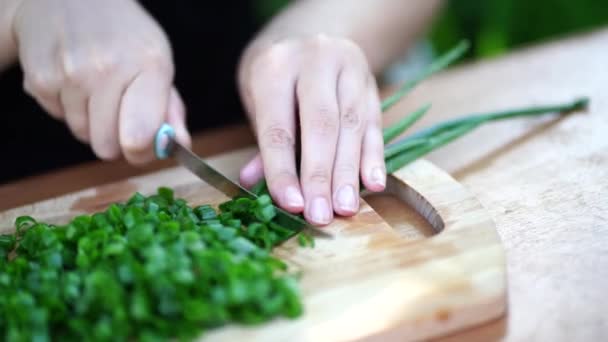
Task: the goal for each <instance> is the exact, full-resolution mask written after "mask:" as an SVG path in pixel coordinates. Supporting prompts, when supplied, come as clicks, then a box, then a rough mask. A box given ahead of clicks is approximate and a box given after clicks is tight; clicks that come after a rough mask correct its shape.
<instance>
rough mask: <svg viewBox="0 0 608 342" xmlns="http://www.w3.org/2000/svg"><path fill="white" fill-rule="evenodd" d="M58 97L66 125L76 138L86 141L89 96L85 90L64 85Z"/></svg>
mask: <svg viewBox="0 0 608 342" xmlns="http://www.w3.org/2000/svg"><path fill="white" fill-rule="evenodd" d="M60 99H61V105H62V106H63V111H64V113H65V121H66V122H67V125H68V127H69V128H70V130H71V131H72V133H73V134H74V136H75V137H76V138H77V139H78V140H80V141H82V142H84V143H88V142H89V113H88V109H87V107H88V102H89V98H88V96H87V94H86V92H85V91H84V90H83V89H82V88H80V87H76V86H66V87H65V88H63V89H62V90H61V93H60Z"/></svg>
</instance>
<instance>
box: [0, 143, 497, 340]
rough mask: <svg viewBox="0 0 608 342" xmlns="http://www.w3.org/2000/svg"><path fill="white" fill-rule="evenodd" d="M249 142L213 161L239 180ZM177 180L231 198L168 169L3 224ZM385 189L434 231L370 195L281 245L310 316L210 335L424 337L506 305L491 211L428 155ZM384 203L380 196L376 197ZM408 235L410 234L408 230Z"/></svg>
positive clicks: (57, 216) (3, 227)
mask: <svg viewBox="0 0 608 342" xmlns="http://www.w3.org/2000/svg"><path fill="white" fill-rule="evenodd" d="M253 152H254V151H253V150H251V149H247V150H243V151H240V152H236V153H232V154H229V155H225V156H221V157H218V158H214V159H212V160H210V162H211V163H212V164H214V165H215V166H216V167H218V168H219V169H220V170H223V171H224V172H225V173H226V174H227V175H228V176H230V177H233V178H234V177H236V176H237V172H238V169H239V166H240V165H242V164H243V163H245V162H246V161H247V159H248V158H249V157H250V156H251V155H252V153H253ZM161 185H165V186H171V187H173V188H175V189H176V194H177V195H178V196H180V197H183V198H185V199H187V200H188V202H189V203H190V204H191V205H199V204H203V203H213V204H219V203H221V202H222V201H225V200H226V199H227V198H226V197H225V196H224V195H222V194H221V193H219V192H218V191H216V190H215V189H213V188H211V187H210V186H208V185H207V184H205V183H203V182H201V181H200V180H198V179H197V178H195V177H194V176H193V175H192V174H190V173H188V172H187V171H186V170H185V169H183V168H170V169H167V170H164V171H160V172H156V173H153V174H149V175H146V176H141V177H135V178H131V179H128V180H125V181H122V182H119V183H115V184H109V185H105V186H101V187H97V188H93V189H89V190H85V191H82V192H79V193H74V194H71V195H68V196H65V197H59V198H54V199H51V200H47V201H44V202H40V203H37V204H33V205H29V206H25V207H22V208H18V209H14V210H10V211H7V212H4V213H0V231H1V232H6V231H10V230H12V227H11V226H12V222H14V219H15V218H16V217H17V216H18V215H31V216H34V217H36V218H38V219H40V220H45V221H47V222H48V221H50V222H55V223H65V222H66V221H67V220H69V218H71V217H73V216H75V215H77V214H79V213H83V212H93V211H98V210H103V209H104V208H105V207H107V205H108V204H110V203H112V202H117V201H123V200H125V199H126V198H128V197H129V196H130V195H131V194H132V193H133V192H135V191H139V192H142V193H152V192H154V191H155V189H156V188H157V187H158V186H161ZM387 189H388V192H390V193H391V194H392V195H393V196H394V197H396V198H399V199H400V200H401V201H403V202H404V203H407V204H409V205H410V206H411V207H413V208H414V209H415V211H416V212H417V213H418V214H417V215H419V216H420V217H423V218H424V220H425V221H426V222H429V223H430V226H432V228H433V229H434V232H435V234H434V235H432V236H431V237H430V238H428V239H425V238H423V237H412V236H409V238H404V237H403V234H402V232H403V231H404V229H405V228H404V226H403V225H402V226H399V228H398V229H399V231H398V230H395V229H393V228H391V227H390V226H389V225H388V224H387V223H386V222H384V220H383V219H382V218H381V216H379V215H378V214H377V213H376V212H375V211H374V210H373V209H372V208H371V207H370V206H369V205H367V203H366V202H363V203H362V207H361V209H360V211H359V213H358V214H357V215H356V216H354V217H352V218H348V219H346V218H343V219H338V220H335V222H334V223H332V224H331V225H330V226H328V227H326V228H325V230H326V231H327V232H329V233H330V234H331V238H323V237H318V238H317V239H316V246H315V248H314V249H310V248H302V247H300V246H299V245H298V243H297V241H296V239H292V240H290V241H288V242H287V243H285V244H283V245H281V246H280V247H278V248H277V249H275V254H276V255H277V256H279V257H280V258H282V259H283V260H286V261H287V263H288V264H289V265H291V267H292V268H293V269H294V271H298V272H299V271H301V272H302V273H303V277H302V279H301V288H302V293H303V298H304V305H305V315H304V316H303V317H301V318H299V319H297V320H293V321H288V320H282V319H279V320H275V321H273V322H271V323H270V324H267V325H262V326H259V327H255V328H251V327H240V326H236V325H232V326H227V327H225V328H222V329H218V330H216V331H213V332H210V333H208V334H206V337H207V338H209V339H210V340H217V341H237V340H248V341H249V340H256V341H285V340H290V341H353V340H361V339H374V340H391V341H403V340H419V339H426V338H431V337H438V336H443V335H446V334H449V333H453V332H454V331H458V330H462V329H466V328H470V327H472V326H476V325H483V324H484V323H486V322H489V321H493V320H496V319H499V318H500V317H502V316H504V314H505V312H506V289H507V286H506V268H505V257H504V251H503V247H502V245H501V242H500V239H499V238H498V235H497V233H496V230H495V228H494V224H493V222H492V220H491V218H490V216H489V215H488V214H487V212H486V211H485V209H483V208H482V207H481V205H480V204H479V202H478V201H477V200H476V199H475V198H474V197H473V196H471V195H470V194H469V193H468V192H467V191H466V190H465V189H464V187H462V186H461V185H460V184H458V183H457V182H456V181H454V179H453V178H451V177H450V176H449V175H447V174H446V173H444V172H443V171H441V170H440V169H438V168H437V167H435V166H434V165H433V164H431V163H429V162H426V161H424V160H419V161H417V162H416V163H413V164H411V165H409V166H408V167H406V168H403V169H402V170H399V171H398V172H396V173H395V174H394V175H393V176H392V177H390V178H389V180H388V184H387ZM377 205H378V206H379V207H382V203H377ZM406 236H407V235H406Z"/></svg>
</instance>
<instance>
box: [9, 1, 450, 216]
mask: <svg viewBox="0 0 608 342" xmlns="http://www.w3.org/2000/svg"><path fill="white" fill-rule="evenodd" d="M439 5H440V0H411V1H394V0H360V1H352V0H331V1H330V0H300V1H293V3H292V4H291V5H290V6H288V8H287V9H286V10H284V11H282V12H281V13H280V14H279V15H277V16H276V17H275V18H274V19H273V20H272V21H271V22H270V23H269V24H268V26H267V27H266V28H264V29H263V30H262V31H261V32H260V33H259V34H258V36H257V37H256V38H255V39H254V40H253V41H252V42H251V43H250V44H249V46H248V47H247V49H246V50H245V51H244V52H243V55H242V58H241V61H240V64H239V68H238V84H239V88H240V90H241V97H242V100H243V103H244V105H245V107H246V109H247V112H248V115H249V118H250V121H251V123H252V126H253V129H254V131H255V132H256V134H257V137H258V142H259V146H260V154H259V155H258V156H256V157H255V158H254V159H253V160H252V161H251V162H250V163H248V164H247V165H246V166H245V167H244V168H243V170H242V172H241V182H242V183H243V184H244V185H246V186H251V185H253V184H254V183H255V182H257V181H258V180H259V179H261V178H262V177H264V175H265V176H266V179H267V181H268V185H269V189H270V192H271V194H272V196H273V198H274V200H275V201H276V202H277V203H278V204H279V205H280V206H281V207H283V208H285V209H286V210H289V211H291V212H293V213H300V212H303V213H304V216H305V217H306V218H307V220H309V221H310V222H311V223H313V224H316V225H325V224H328V223H330V222H331V220H332V219H333V216H334V213H337V214H339V215H344V216H350V215H353V214H354V213H356V212H357V210H358V207H359V196H358V195H357V194H358V191H359V180H361V181H362V183H363V184H364V185H365V187H366V188H367V189H369V190H372V191H380V190H382V189H383V188H384V186H385V182H386V171H385V165H384V160H383V144H382V134H381V113H380V101H379V98H378V89H377V85H376V82H375V77H374V74H377V73H378V72H380V71H381V70H382V69H384V68H385V67H386V66H387V65H388V64H389V63H390V62H391V61H393V60H394V59H395V58H396V57H397V56H398V55H399V54H401V53H402V52H403V51H404V50H405V49H406V48H407V46H408V45H409V44H411V43H412V42H413V41H414V39H415V38H416V37H417V36H419V35H420V33H421V30H422V29H423V28H424V27H425V26H426V25H427V24H428V22H429V21H430V19H431V17H432V14H433V13H434V12H435V11H436V9H437V7H438V6H439ZM124 32H129V35H124V34H123V33H124ZM15 59H17V60H18V61H19V63H20V64H21V66H22V68H23V70H24V75H25V76H24V78H25V80H24V89H25V91H26V92H28V93H29V94H30V95H31V96H32V97H33V98H35V99H36V100H37V101H38V103H39V104H40V105H41V106H42V107H43V108H44V109H45V110H46V111H47V112H49V114H50V115H52V116H53V117H55V118H57V119H58V120H63V121H65V122H66V124H67V125H68V126H69V127H70V129H71V130H72V132H73V134H74V135H75V136H76V137H77V138H78V139H80V140H81V141H83V142H87V143H89V144H90V145H91V147H92V148H93V150H94V151H95V153H96V154H97V155H98V156H99V157H100V158H102V159H115V158H119V157H121V156H122V157H124V158H126V159H127V160H128V161H129V162H131V163H136V164H139V163H145V162H148V161H150V160H152V159H153V158H154V156H153V154H152V142H153V138H154V134H155V133H156V131H157V130H158V128H159V127H160V125H161V124H162V123H163V122H165V121H166V122H169V123H170V124H171V125H173V127H174V128H175V129H176V133H177V139H178V140H179V141H180V142H181V143H182V144H185V145H189V144H190V135H189V133H188V131H187V129H186V127H185V109H184V105H183V102H182V100H181V98H180V96H179V93H178V91H177V90H176V89H175V87H174V86H173V72H174V65H173V61H172V58H171V47H170V44H169V42H168V40H167V37H166V36H165V34H164V32H163V31H162V29H161V28H160V27H159V26H158V24H157V23H156V22H155V21H154V19H153V18H151V17H150V16H149V15H148V14H147V13H146V12H145V11H144V10H143V9H142V8H141V6H140V5H139V4H138V3H137V2H136V1H134V0H104V1H95V0H54V1H52V0H49V1H38V0H0V69H2V68H3V67H5V66H7V65H9V64H10V63H11V62H12V61H14V60H15ZM296 128H299V132H298V131H297V130H296ZM298 141H300V142H301V149H300V150H299V151H296V150H297V148H296V142H298ZM296 152H299V153H300V155H301V168H300V170H299V173H298V172H297V170H296V157H295V155H296ZM298 174H299V175H300V176H299V177H298Z"/></svg>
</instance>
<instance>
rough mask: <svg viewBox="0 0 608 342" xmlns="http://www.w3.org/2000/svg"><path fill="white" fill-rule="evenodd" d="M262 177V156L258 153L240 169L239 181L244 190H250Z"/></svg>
mask: <svg viewBox="0 0 608 342" xmlns="http://www.w3.org/2000/svg"><path fill="white" fill-rule="evenodd" d="M263 177H264V164H263V163H262V156H261V155H260V154H259V153H258V154H256V155H255V157H253V159H251V160H250V161H249V162H248V163H247V164H245V166H244V167H243V168H242V169H241V173H240V176H239V180H240V182H241V184H242V185H243V186H244V187H246V188H248V189H249V188H251V187H252V186H254V185H255V184H256V183H257V182H259V181H260V180H261V179H262V178H263Z"/></svg>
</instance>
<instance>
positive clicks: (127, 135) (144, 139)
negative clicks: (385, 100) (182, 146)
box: [118, 71, 171, 164]
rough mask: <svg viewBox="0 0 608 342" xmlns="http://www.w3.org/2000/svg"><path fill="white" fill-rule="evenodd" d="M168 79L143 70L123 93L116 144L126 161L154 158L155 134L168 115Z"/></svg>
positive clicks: (142, 160)
mask: <svg viewBox="0 0 608 342" xmlns="http://www.w3.org/2000/svg"><path fill="white" fill-rule="evenodd" d="M170 89H171V77H170V75H168V73H163V72H159V71H144V72H142V73H140V74H139V75H137V76H136V77H135V78H134V79H133V81H132V82H131V84H129V85H128V86H127V88H126V90H125V93H124V95H123V97H122V100H121V104H120V114H119V118H118V123H119V124H118V125H119V129H118V131H119V141H120V147H121V149H122V153H123V154H124V156H125V158H126V159H127V160H128V161H129V162H130V163H133V164H141V163H145V162H148V161H151V160H152V159H154V153H153V150H152V143H153V140H154V135H155V134H156V132H157V131H158V129H159V128H160V126H161V125H162V123H163V121H164V120H165V117H166V116H167V110H168V108H167V105H168V101H169V93H170Z"/></svg>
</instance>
